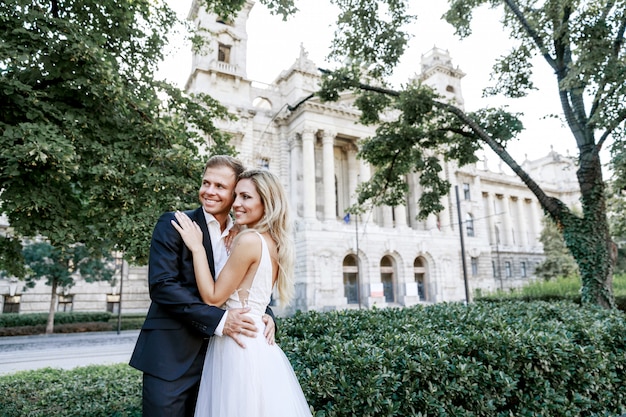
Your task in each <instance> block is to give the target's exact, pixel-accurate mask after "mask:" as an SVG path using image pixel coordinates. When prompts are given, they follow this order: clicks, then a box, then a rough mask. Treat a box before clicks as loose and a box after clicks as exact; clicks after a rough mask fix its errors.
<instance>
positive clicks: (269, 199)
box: [239, 169, 295, 306]
mask: <svg viewBox="0 0 626 417" xmlns="http://www.w3.org/2000/svg"><path fill="white" fill-rule="evenodd" d="M242 179H249V180H251V181H252V183H253V184H254V186H255V187H256V190H257V192H258V193H259V196H260V197H261V201H262V202H263V208H264V211H265V212H264V214H263V217H262V218H261V220H259V222H258V223H257V224H256V226H255V227H254V229H255V230H257V231H258V232H260V233H265V232H269V234H270V236H271V237H272V239H274V241H275V242H276V248H277V251H278V280H277V282H276V289H277V290H278V298H279V300H280V304H281V306H286V305H287V304H289V301H290V300H291V299H292V298H293V295H294V291H295V289H294V287H295V284H294V278H293V265H294V247H293V239H292V237H291V226H292V225H291V215H290V209H289V201H288V200H287V194H286V193H285V189H284V188H283V186H282V185H281V183H280V181H279V179H278V177H277V176H276V175H274V174H272V173H271V172H269V171H267V170H264V169H249V170H246V171H244V172H243V173H241V174H240V175H239V180H242Z"/></svg>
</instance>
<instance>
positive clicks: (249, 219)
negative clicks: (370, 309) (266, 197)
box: [233, 178, 265, 227]
mask: <svg viewBox="0 0 626 417" xmlns="http://www.w3.org/2000/svg"><path fill="white" fill-rule="evenodd" d="M233 210H234V212H235V223H236V224H238V225H241V226H244V225H245V226H248V227H254V226H255V225H256V224H257V223H258V222H259V220H261V218H263V215H264V214H265V208H264V207H263V202H262V201H261V196H260V195H259V193H258V192H257V189H256V187H255V186H254V183H253V182H252V180H251V179H249V178H244V179H242V180H239V182H238V183H237V186H236V187H235V202H234V203H233Z"/></svg>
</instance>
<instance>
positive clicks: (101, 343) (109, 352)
mask: <svg viewBox="0 0 626 417" xmlns="http://www.w3.org/2000/svg"><path fill="white" fill-rule="evenodd" d="M138 335H139V330H125V331H122V332H120V334H117V332H93V333H71V334H52V335H36V336H12V337H0V375H6V374H11V373H14V372H17V371H23V370H32V369H39V368H46V367H51V368H61V369H71V368H75V367H77V366H86V365H100V364H101V365H107V364H114V363H128V361H129V359H130V355H131V353H132V351H133V348H134V346H135V341H136V340H137V336H138Z"/></svg>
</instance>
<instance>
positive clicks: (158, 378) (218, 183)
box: [130, 155, 275, 417]
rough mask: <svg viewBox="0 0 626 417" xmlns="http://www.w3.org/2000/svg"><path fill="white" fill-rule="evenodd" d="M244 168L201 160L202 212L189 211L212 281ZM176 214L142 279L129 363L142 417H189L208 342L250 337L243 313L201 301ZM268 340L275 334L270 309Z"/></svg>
mask: <svg viewBox="0 0 626 417" xmlns="http://www.w3.org/2000/svg"><path fill="white" fill-rule="evenodd" d="M243 171H244V167H243V165H242V164H241V162H239V161H238V160H237V159H235V158H233V157H230V156H226V155H216V156H213V157H211V158H209V160H208V161H207V163H206V166H205V168H204V174H203V177H202V185H201V186H200V190H199V193H198V194H199V199H200V203H201V205H202V206H201V207H199V208H198V209H196V210H191V211H187V212H186V213H187V215H188V216H189V217H190V218H191V219H192V220H194V221H195V222H196V223H197V224H198V225H200V228H201V229H202V231H203V232H204V247H205V249H206V253H207V258H208V260H209V267H210V269H211V273H212V274H213V276H214V277H217V276H218V274H219V271H220V270H221V268H222V267H223V266H224V264H225V263H226V258H227V257H228V254H227V251H226V246H225V244H224V238H225V237H226V236H228V233H229V231H230V228H231V227H232V219H231V218H230V216H229V213H230V208H231V206H232V204H233V202H234V199H235V194H234V191H235V185H236V183H237V178H238V177H239V174H241V173H242V172H243ZM172 219H174V214H173V213H171V212H169V213H165V214H163V215H162V216H161V217H160V218H159V220H158V222H157V224H156V226H155V228H154V232H153V234H152V242H151V244H150V259H149V267H148V280H149V287H150V298H151V300H152V302H151V304H150V309H149V310H148V314H147V316H146V321H145V322H144V324H143V326H142V328H141V332H140V333H139V338H138V339H137V344H136V346H135V350H134V352H133V354H132V357H131V359H130V365H131V366H132V367H134V368H137V369H139V370H140V371H142V372H143V415H144V417H158V416H163V417H165V416H168V417H175V416H180V417H186V416H193V414H194V409H195V404H196V399H197V396H198V387H199V384H200V377H201V375H202V366H203V365H204V357H205V354H206V349H207V344H208V339H209V337H211V336H213V335H214V334H215V335H217V336H222V335H227V336H230V337H232V338H233V339H234V340H235V341H236V342H237V343H238V344H239V345H241V346H242V347H244V346H243V344H242V342H241V341H240V339H239V335H240V334H243V335H246V336H250V337H255V335H256V330H257V329H256V327H255V326H254V322H253V321H252V319H250V318H249V317H248V316H246V315H244V313H246V312H247V311H249V308H247V309H231V310H229V311H228V312H225V311H224V310H222V309H220V308H218V307H213V306H208V305H207V304H205V303H204V302H202V300H201V298H200V294H199V292H198V287H197V286H196V279H195V276H194V270H193V259H192V255H191V252H190V251H189V250H188V249H187V247H186V246H185V244H184V243H183V241H182V239H181V237H180V234H179V233H178V232H177V231H176V230H175V229H174V228H173V227H172V225H171V223H170V220H172ZM267 313H268V314H266V315H265V316H264V320H265V319H267V321H266V324H267V329H266V336H267V335H268V332H269V334H270V335H271V336H272V337H273V332H274V330H275V328H274V321H273V318H269V319H268V317H269V316H268V315H272V317H273V314H272V312H271V310H269V309H268V311H267Z"/></svg>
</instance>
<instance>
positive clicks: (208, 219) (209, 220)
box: [202, 210, 234, 235]
mask: <svg viewBox="0 0 626 417" xmlns="http://www.w3.org/2000/svg"><path fill="white" fill-rule="evenodd" d="M202 212H203V213H204V219H205V220H206V223H207V225H208V224H210V223H215V224H216V225H217V227H218V228H220V222H218V221H217V219H216V218H215V216H214V215H212V214H211V213H207V212H206V211H204V210H202ZM233 226H234V222H233V219H232V217H230V216H228V218H227V220H226V229H224V231H223V232H222V235H224V234H228V232H230V229H232V228H233ZM220 229H221V228H220Z"/></svg>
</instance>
